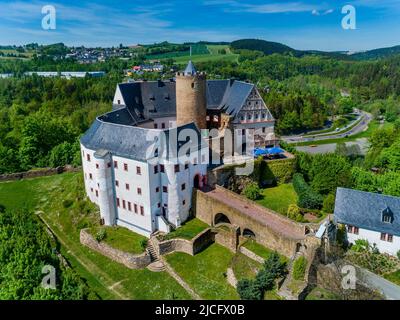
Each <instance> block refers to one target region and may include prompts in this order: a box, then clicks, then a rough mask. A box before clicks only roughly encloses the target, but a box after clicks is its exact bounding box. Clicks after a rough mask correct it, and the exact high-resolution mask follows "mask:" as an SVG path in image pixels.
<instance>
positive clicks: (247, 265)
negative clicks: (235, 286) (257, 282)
mask: <svg viewBox="0 0 400 320" xmlns="http://www.w3.org/2000/svg"><path fill="white" fill-rule="evenodd" d="M231 268H232V270H233V273H234V274H235V277H236V279H237V280H241V279H254V278H255V276H256V275H257V272H258V271H259V270H260V269H261V268H262V265H261V263H259V262H257V261H254V260H252V259H250V258H248V257H247V256H245V255H244V254H242V253H238V254H236V255H235V256H234V257H233V258H232V261H231Z"/></svg>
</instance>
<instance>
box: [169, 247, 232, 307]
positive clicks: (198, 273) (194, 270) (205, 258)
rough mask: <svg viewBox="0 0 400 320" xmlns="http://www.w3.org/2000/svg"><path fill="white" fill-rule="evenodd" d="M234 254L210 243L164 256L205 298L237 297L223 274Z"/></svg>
mask: <svg viewBox="0 0 400 320" xmlns="http://www.w3.org/2000/svg"><path fill="white" fill-rule="evenodd" d="M233 256H234V254H233V253H232V252H231V251H229V250H228V249H226V248H225V247H223V246H220V245H218V244H212V245H211V246H209V247H208V248H207V249H205V250H203V251H202V252H200V253H198V254H196V255H195V256H191V255H188V254H186V253H182V252H176V253H172V254H169V255H167V256H166V258H167V261H168V262H169V264H170V265H171V266H172V267H173V268H174V270H175V271H176V272H177V273H178V274H179V275H180V276H181V277H182V278H183V279H184V280H185V281H186V282H187V283H188V284H189V285H190V287H191V288H192V289H193V290H194V291H196V293H197V294H199V295H200V296H201V297H202V298H204V299H207V300H213V299H216V300H223V299H239V296H238V294H237V292H236V290H235V288H233V287H232V286H231V285H229V283H228V282H227V280H226V277H225V274H226V271H227V269H228V267H229V266H230V263H231V261H232V258H233Z"/></svg>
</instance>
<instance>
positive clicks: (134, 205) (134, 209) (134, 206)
mask: <svg viewBox="0 0 400 320" xmlns="http://www.w3.org/2000/svg"><path fill="white" fill-rule="evenodd" d="M133 211H135V213H138V212H137V204H136V203H134V204H133Z"/></svg>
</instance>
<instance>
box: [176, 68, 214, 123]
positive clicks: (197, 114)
mask: <svg viewBox="0 0 400 320" xmlns="http://www.w3.org/2000/svg"><path fill="white" fill-rule="evenodd" d="M206 116H207V102H206V74H205V73H203V72H201V73H199V72H197V71H196V68H195V67H194V65H193V63H192V61H189V63H188V65H187V67H186V69H185V71H184V72H178V73H177V74H176V124H177V126H181V125H184V124H187V123H191V122H194V123H195V124H196V125H197V127H198V128H199V129H206V128H207V122H206Z"/></svg>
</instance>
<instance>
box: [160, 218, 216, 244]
mask: <svg viewBox="0 0 400 320" xmlns="http://www.w3.org/2000/svg"><path fill="white" fill-rule="evenodd" d="M208 227H209V225H208V224H207V223H204V222H203V221H201V220H199V219H196V218H194V219H192V220H190V221H188V222H186V223H185V224H183V225H182V226H181V227H179V228H178V229H176V230H175V231H173V232H171V233H169V234H167V235H166V236H165V239H173V238H182V239H187V240H191V239H193V238H194V237H195V236H197V235H198V234H199V233H200V232H202V231H204V230H205V229H207V228H208Z"/></svg>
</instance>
